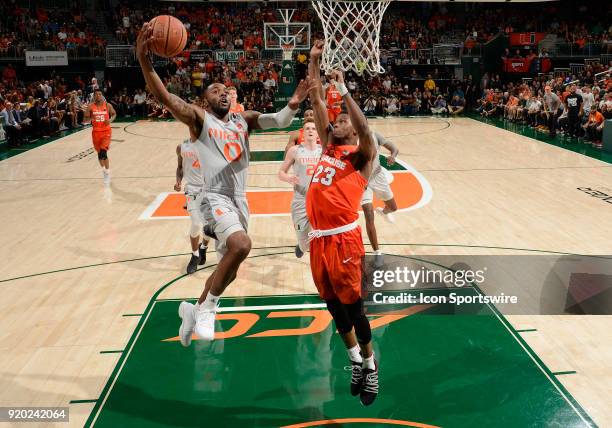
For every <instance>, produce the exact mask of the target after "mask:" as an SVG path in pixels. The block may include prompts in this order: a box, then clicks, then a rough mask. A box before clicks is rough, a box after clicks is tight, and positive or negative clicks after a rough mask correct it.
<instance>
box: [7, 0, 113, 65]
mask: <svg viewBox="0 0 612 428" xmlns="http://www.w3.org/2000/svg"><path fill="white" fill-rule="evenodd" d="M0 16H1V18H0V57H2V56H15V57H21V56H23V54H24V51H25V50H26V49H30V50H43V51H56V50H59V51H68V54H69V56H79V57H92V56H93V57H102V56H104V54H105V47H106V41H105V40H104V39H103V38H102V37H100V36H99V35H96V34H95V32H94V31H93V29H92V26H91V23H89V22H88V20H87V19H86V18H85V16H84V15H83V11H82V9H81V8H79V7H78V4H77V3H76V2H75V3H74V5H73V7H72V8H69V9H57V8H56V9H45V8H42V7H32V8H31V9H28V8H26V7H24V6H22V5H21V3H20V2H16V1H15V0H12V1H2V2H0Z"/></svg>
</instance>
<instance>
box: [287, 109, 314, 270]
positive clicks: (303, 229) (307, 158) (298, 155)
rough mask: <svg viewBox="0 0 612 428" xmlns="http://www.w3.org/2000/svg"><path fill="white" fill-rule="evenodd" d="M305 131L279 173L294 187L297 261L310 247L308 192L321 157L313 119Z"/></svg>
mask: <svg viewBox="0 0 612 428" xmlns="http://www.w3.org/2000/svg"><path fill="white" fill-rule="evenodd" d="M313 114H314V113H313ZM302 129H303V131H304V132H303V136H304V142H303V143H302V144H300V145H294V146H292V147H291V148H290V149H289V150H288V151H287V154H286V155H285V160H284V162H283V164H282V165H281V167H280V170H279V171H278V178H279V179H281V180H282V181H284V182H287V183H290V184H293V201H292V202H291V220H292V221H293V227H294V228H295V233H296V235H297V239H298V243H297V245H296V246H295V256H296V257H297V258H301V257H302V256H303V255H304V253H305V252H306V251H308V248H309V245H308V233H309V232H310V230H311V228H310V223H309V222H308V216H307V215H306V192H307V191H308V186H309V185H310V180H311V178H312V174H313V173H314V170H315V167H316V165H317V163H318V162H319V159H320V158H321V144H320V142H319V135H318V134H317V127H316V125H315V123H314V120H313V119H308V120H306V121H305V122H304V127H303V128H302ZM291 167H293V174H294V175H291V174H289V168H291Z"/></svg>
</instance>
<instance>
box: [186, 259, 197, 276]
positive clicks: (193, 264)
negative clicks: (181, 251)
mask: <svg viewBox="0 0 612 428" xmlns="http://www.w3.org/2000/svg"><path fill="white" fill-rule="evenodd" d="M199 261H200V257H199V256H194V255H193V254H192V255H191V260H189V264H188V265H187V274H189V275H191V274H192V273H194V272H195V271H196V270H198V262H199Z"/></svg>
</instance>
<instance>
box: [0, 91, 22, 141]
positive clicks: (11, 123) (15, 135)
mask: <svg viewBox="0 0 612 428" xmlns="http://www.w3.org/2000/svg"><path fill="white" fill-rule="evenodd" d="M0 116H2V118H3V122H4V131H5V132H6V136H7V140H8V144H9V147H14V146H18V145H21V143H22V138H23V132H22V128H21V126H20V125H19V123H18V122H17V120H16V117H15V113H14V110H13V104H12V103H11V102H6V103H5V105H4V108H3V109H2V111H1V112H0Z"/></svg>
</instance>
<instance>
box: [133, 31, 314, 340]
mask: <svg viewBox="0 0 612 428" xmlns="http://www.w3.org/2000/svg"><path fill="white" fill-rule="evenodd" d="M152 41H153V30H152V25H151V24H150V23H145V24H144V25H143V27H142V29H141V30H140V33H139V34H138V39H137V45H136V55H137V58H138V62H139V63H140V66H141V68H142V72H143V75H144V78H145V81H146V84H147V86H148V88H149V90H150V91H151V93H152V94H153V95H154V96H155V97H156V98H157V100H158V101H160V102H161V103H162V104H163V105H164V106H165V107H166V108H167V109H168V110H169V111H170V112H171V113H172V115H173V116H174V117H175V118H176V119H177V120H179V121H181V122H183V123H184V124H185V125H187V127H188V128H189V133H190V136H191V140H192V141H194V142H195V145H196V147H197V150H198V155H199V159H200V162H201V163H202V165H203V166H204V168H203V172H204V191H205V192H206V195H205V197H204V199H203V206H204V207H205V211H204V219H205V220H206V222H207V223H208V225H209V226H210V228H211V229H212V232H213V233H214V234H215V235H216V237H217V242H216V250H217V255H218V257H219V263H218V265H217V268H216V269H215V271H214V272H213V273H212V274H211V275H210V276H209V277H208V279H207V280H206V286H205V288H204V291H203V292H202V295H201V296H200V298H199V299H198V302H197V304H196V305H193V304H191V303H187V302H181V304H180V306H179V316H180V317H181V318H182V320H183V321H182V323H181V327H180V329H179V335H180V340H181V344H182V345H183V346H189V344H190V343H191V336H192V332H194V331H195V333H196V335H197V336H199V337H200V339H203V340H212V339H213V338H214V334H215V315H216V312H217V305H218V303H219V297H220V296H221V294H223V291H224V290H225V288H226V287H227V286H228V285H229V284H230V283H231V282H232V281H233V280H234V279H235V278H236V274H237V272H238V268H239V267H240V264H241V263H242V262H243V261H244V259H246V257H247V256H248V254H249V252H250V251H251V239H250V238H249V235H247V229H248V219H249V208H248V204H247V199H246V182H247V170H248V167H249V132H250V131H251V130H253V129H269V128H285V127H287V126H289V125H290V124H291V121H292V119H293V117H294V116H295V114H296V113H297V109H298V107H299V105H300V103H301V102H302V101H304V99H305V98H306V96H307V95H308V85H309V84H310V83H309V82H307V81H302V82H300V84H299V85H298V87H297V89H296V91H295V93H294V94H293V96H292V97H291V99H290V100H289V103H288V104H287V106H286V107H285V108H284V109H282V110H281V111H279V112H278V113H273V114H261V113H259V112H256V111H245V112H243V113H230V112H229V109H230V101H229V92H228V90H227V88H226V87H225V85H223V84H221V83H213V84H211V85H210V86H208V87H207V88H206V90H205V91H204V93H203V97H204V98H205V101H206V103H205V105H206V108H205V109H203V108H201V107H199V106H197V105H196V104H189V103H187V102H185V101H184V100H182V99H181V98H180V97H177V96H175V95H173V94H171V93H169V92H168V91H167V90H166V88H165V86H164V84H163V82H162V81H161V79H160V78H159V76H158V75H157V73H156V72H155V70H154V69H153V66H152V65H151V61H150V59H149V56H148V53H149V45H150V44H151V42H152Z"/></svg>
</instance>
